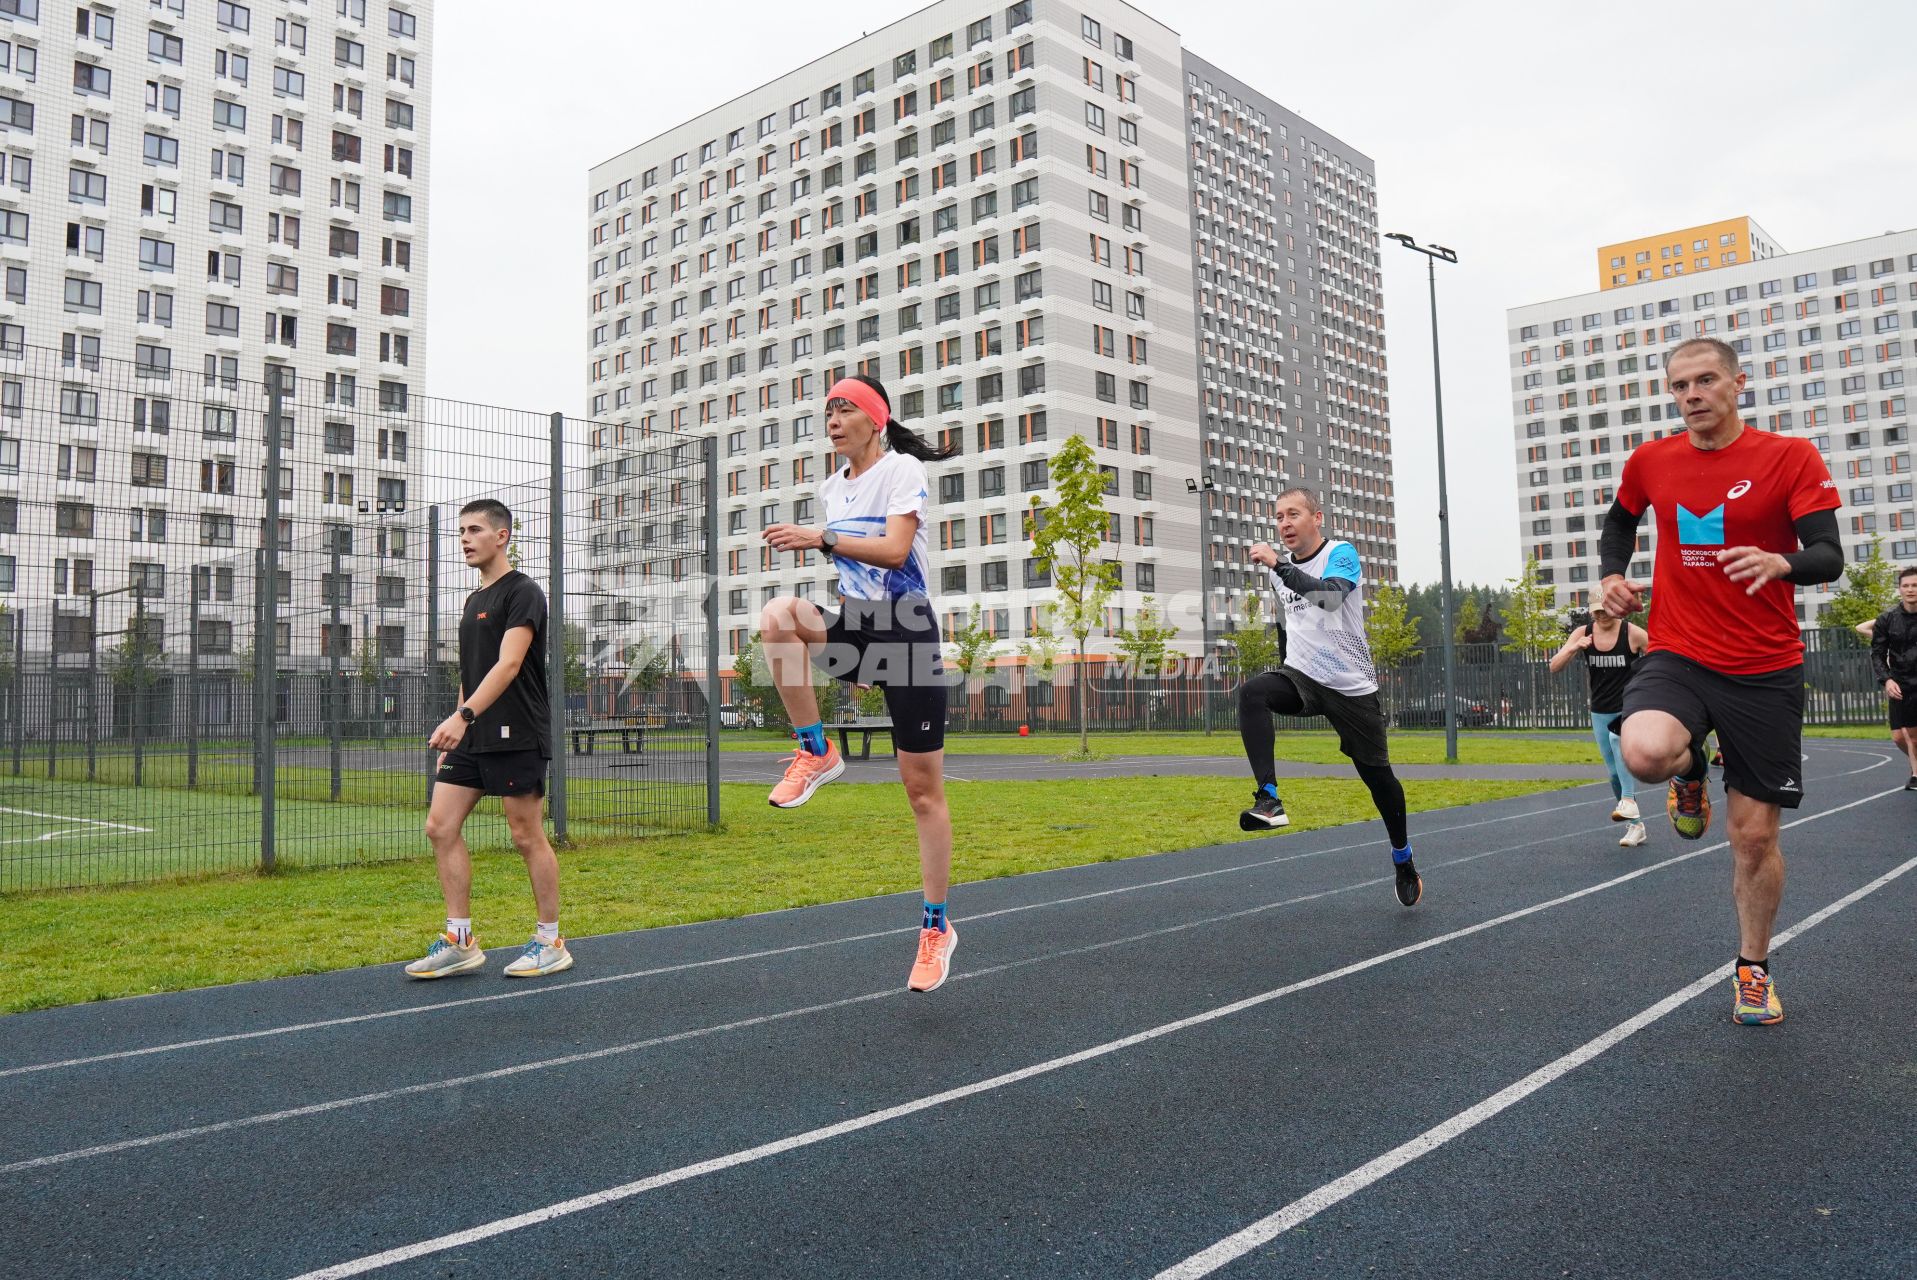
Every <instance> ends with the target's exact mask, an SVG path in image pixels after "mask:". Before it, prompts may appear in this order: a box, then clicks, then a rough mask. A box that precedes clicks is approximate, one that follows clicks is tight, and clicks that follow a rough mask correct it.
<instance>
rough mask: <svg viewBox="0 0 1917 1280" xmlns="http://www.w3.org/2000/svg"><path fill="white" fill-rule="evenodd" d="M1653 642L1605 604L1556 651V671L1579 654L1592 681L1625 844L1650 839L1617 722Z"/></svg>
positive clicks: (1601, 749) (1598, 732)
mask: <svg viewBox="0 0 1917 1280" xmlns="http://www.w3.org/2000/svg"><path fill="white" fill-rule="evenodd" d="M1650 642H1651V638H1650V637H1649V636H1648V635H1646V634H1645V631H1644V628H1643V627H1640V626H1637V625H1636V624H1634V623H1631V622H1626V621H1624V620H1622V619H1619V618H1616V617H1614V616H1612V615H1611V614H1610V613H1609V612H1607V611H1606V610H1605V608H1604V606H1603V605H1599V606H1598V607H1597V608H1596V609H1594V610H1592V613H1591V621H1590V623H1589V624H1588V625H1584V626H1578V627H1574V628H1572V630H1571V634H1570V635H1569V636H1568V637H1567V638H1566V639H1565V641H1564V647H1563V648H1561V649H1559V650H1558V651H1557V652H1556V653H1554V654H1552V655H1551V671H1552V674H1554V675H1555V674H1556V673H1557V672H1559V671H1562V670H1564V668H1565V667H1566V666H1568V665H1569V664H1570V662H1571V660H1572V659H1573V658H1575V657H1577V656H1578V655H1579V654H1580V653H1581V654H1583V655H1584V665H1585V670H1586V673H1587V674H1588V675H1589V676H1590V680H1591V734H1592V736H1593V737H1595V738H1596V739H1597V745H1598V754H1599V755H1601V756H1602V757H1603V758H1604V768H1605V771H1606V772H1607V773H1609V774H1610V775H1611V795H1612V796H1613V797H1614V798H1615V800H1616V803H1615V804H1613V805H1612V807H1611V821H1613V822H1622V823H1626V824H1628V825H1626V826H1625V828H1624V835H1623V837H1622V838H1621V839H1619V840H1618V843H1619V844H1621V845H1623V846H1624V847H1625V848H1627V849H1628V848H1633V847H1635V846H1637V845H1640V844H1643V843H1644V841H1645V840H1646V839H1647V838H1648V837H1647V833H1646V832H1645V830H1644V823H1643V821H1642V820H1641V818H1640V816H1639V813H1638V807H1637V779H1635V778H1633V777H1632V776H1631V771H1630V770H1629V769H1626V768H1625V767H1624V748H1623V747H1622V746H1621V745H1619V743H1618V737H1617V728H1618V722H1619V721H1620V720H1622V719H1623V718H1624V686H1625V685H1626V684H1627V683H1628V682H1629V681H1630V679H1631V668H1632V667H1633V666H1634V665H1635V664H1636V663H1637V660H1638V659H1639V658H1640V657H1642V656H1643V654H1644V648H1645V646H1646V645H1648V644H1649V643H1650Z"/></svg>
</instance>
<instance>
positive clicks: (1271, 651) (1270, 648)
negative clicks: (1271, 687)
mask: <svg viewBox="0 0 1917 1280" xmlns="http://www.w3.org/2000/svg"><path fill="white" fill-rule="evenodd" d="M1224 639H1225V646H1226V649H1225V673H1226V674H1227V675H1229V676H1230V677H1231V678H1232V679H1233V680H1235V681H1238V682H1240V683H1242V682H1244V681H1246V680H1249V679H1251V677H1253V676H1255V675H1259V674H1260V673H1262V672H1266V671H1276V670H1277V669H1278V664H1279V663H1281V662H1283V661H1284V658H1285V653H1284V645H1283V643H1282V642H1281V641H1280V639H1279V636H1278V629H1277V628H1276V627H1274V626H1272V625H1271V624H1270V623H1268V622H1266V621H1265V609H1264V604H1263V602H1262V601H1261V600H1260V599H1259V597H1258V595H1257V593H1256V592H1248V593H1246V595H1245V606H1244V610H1243V612H1242V613H1241V614H1240V616H1239V617H1238V618H1237V620H1236V621H1235V623H1234V624H1233V626H1232V629H1231V630H1230V631H1228V632H1226V633H1225V637H1224Z"/></svg>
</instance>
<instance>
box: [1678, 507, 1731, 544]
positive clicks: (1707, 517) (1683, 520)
mask: <svg viewBox="0 0 1917 1280" xmlns="http://www.w3.org/2000/svg"><path fill="white" fill-rule="evenodd" d="M1677 540H1678V541H1679V542H1681V543H1683V544H1684V545H1685V546H1687V547H1721V546H1723V545H1724V504H1723V503H1721V502H1720V503H1718V504H1717V507H1716V509H1714V510H1711V511H1707V512H1705V513H1704V514H1703V515H1698V514H1697V513H1696V512H1693V511H1692V510H1690V509H1689V508H1688V507H1686V506H1685V505H1684V504H1683V503H1681V502H1680V503H1678V504H1677Z"/></svg>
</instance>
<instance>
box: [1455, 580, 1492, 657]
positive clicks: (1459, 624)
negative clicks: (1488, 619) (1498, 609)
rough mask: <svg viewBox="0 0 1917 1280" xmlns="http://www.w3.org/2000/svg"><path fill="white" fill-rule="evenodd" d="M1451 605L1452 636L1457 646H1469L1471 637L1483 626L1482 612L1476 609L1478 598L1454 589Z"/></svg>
mask: <svg viewBox="0 0 1917 1280" xmlns="http://www.w3.org/2000/svg"><path fill="white" fill-rule="evenodd" d="M1451 604H1452V614H1451V633H1452V636H1453V638H1455V639H1456V640H1457V642H1458V643H1459V644H1470V643H1471V637H1472V636H1473V635H1474V634H1476V632H1477V630H1478V628H1479V627H1481V626H1482V625H1483V624H1484V611H1483V610H1482V609H1480V608H1479V607H1478V598H1477V597H1476V596H1474V595H1469V594H1466V593H1463V592H1459V591H1457V590H1455V589H1454V590H1453V592H1452V596H1451Z"/></svg>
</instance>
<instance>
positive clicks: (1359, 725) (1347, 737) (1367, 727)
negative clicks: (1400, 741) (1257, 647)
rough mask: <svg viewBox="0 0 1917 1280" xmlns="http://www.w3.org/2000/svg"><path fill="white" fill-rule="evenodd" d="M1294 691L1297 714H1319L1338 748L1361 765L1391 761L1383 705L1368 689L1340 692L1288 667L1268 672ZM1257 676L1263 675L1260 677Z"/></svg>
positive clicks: (1353, 761)
mask: <svg viewBox="0 0 1917 1280" xmlns="http://www.w3.org/2000/svg"><path fill="white" fill-rule="evenodd" d="M1266 674H1267V675H1274V676H1276V677H1277V678H1278V679H1280V680H1283V681H1285V682H1286V683H1288V684H1289V685H1290V686H1291V687H1292V688H1293V689H1296V690H1297V691H1298V703H1299V705H1300V706H1301V707H1302V708H1303V710H1301V711H1300V712H1299V713H1298V714H1300V715H1307V716H1323V717H1324V718H1325V719H1326V720H1327V721H1329V722H1330V724H1331V727H1332V728H1333V729H1334V730H1336V731H1337V734H1338V750H1340V751H1342V752H1344V753H1345V754H1346V755H1347V756H1349V757H1350V758H1351V763H1353V764H1362V765H1384V766H1389V765H1390V764H1391V748H1390V746H1389V745H1388V744H1387V743H1386V741H1385V718H1384V706H1383V704H1382V703H1380V702H1379V701H1378V695H1377V693H1376V692H1375V691H1374V692H1372V693H1340V692H1338V691H1337V690H1336V689H1327V688H1325V687H1324V686H1323V685H1321V684H1319V683H1318V682H1317V681H1316V680H1313V679H1312V678H1311V677H1310V676H1307V675H1300V674H1299V673H1298V672H1296V671H1293V670H1292V669H1291V668H1290V667H1286V668H1284V669H1283V670H1281V671H1274V672H1268V673H1266ZM1260 678H1261V679H1262V678H1263V677H1260Z"/></svg>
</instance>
